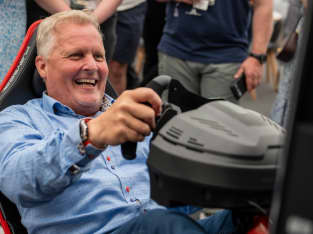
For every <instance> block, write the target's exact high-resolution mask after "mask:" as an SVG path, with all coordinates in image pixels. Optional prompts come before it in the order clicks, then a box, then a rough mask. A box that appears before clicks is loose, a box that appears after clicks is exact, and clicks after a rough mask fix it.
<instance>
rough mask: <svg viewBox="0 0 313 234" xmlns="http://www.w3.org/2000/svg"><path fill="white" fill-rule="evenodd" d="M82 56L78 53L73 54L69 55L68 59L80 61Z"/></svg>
mask: <svg viewBox="0 0 313 234" xmlns="http://www.w3.org/2000/svg"><path fill="white" fill-rule="evenodd" d="M82 56H83V55H82V54H80V53H75V54H71V55H70V56H69V58H71V59H74V60H76V59H80V58H81V57H82Z"/></svg>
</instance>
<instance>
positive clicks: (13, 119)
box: [0, 10, 234, 234]
mask: <svg viewBox="0 0 313 234" xmlns="http://www.w3.org/2000/svg"><path fill="white" fill-rule="evenodd" d="M37 50H38V56H37V58H36V67H37V70H38V72H39V74H40V75H41V77H42V78H43V79H44V81H45V84H46V88H47V90H46V91H45V92H44V93H43V96H42V98H39V99H33V100H30V101H29V102H27V103H26V104H25V105H15V106H11V107H9V108H7V109H5V110H3V111H2V112H0V138H1V144H0V152H1V154H0V171H1V173H0V190H1V192H3V193H4V194H5V195H6V196H7V197H8V198H9V199H10V200H12V201H13V202H14V203H15V204H16V206H17V208H18V210H19V212H20V214H21V217H22V223H23V224H24V226H25V227H26V228H27V231H28V233H29V234H37V233H38V234H39V233H40V234H41V233H45V234H48V233H67V234H68V233H75V234H80V233H81V234H89V233H90V234H91V233H92V234H95V233H98V234H100V233H112V234H125V233H127V234H138V233H145V234H149V233H156V234H158V233H159V234H161V233H162V234H169V233H179V234H187V233H188V234H192V233H219V232H223V233H231V232H232V231H233V230H234V227H233V224H232V215H231V212H229V211H223V212H220V213H218V214H216V215H215V216H212V217H210V218H208V219H206V220H202V221H201V225H200V223H197V222H195V221H193V220H192V219H190V218H189V217H188V216H186V215H184V214H182V213H176V212H173V211H169V210H167V209H166V208H165V207H162V206H160V205H158V204H157V203H156V202H154V201H153V200H151V199H150V187H149V173H148V168H147V165H146V159H147V156H148V153H149V140H150V137H149V135H150V133H151V130H152V129H153V128H154V127H155V116H156V115H158V114H159V113H160V111H161V99H160V97H159V96H158V95H157V94H156V93H155V92H154V91H153V90H151V89H148V88H138V89H135V90H132V91H125V92H123V94H122V95H121V96H120V97H119V98H118V99H117V100H116V101H114V102H113V100H112V98H110V97H109V96H107V95H105V94H104V90H105V86H106V82H107V75H108V67H107V64H106V59H105V51H104V49H103V45H102V39H101V34H100V32H99V30H98V23H97V21H96V20H95V18H93V17H92V16H91V15H89V14H87V13H85V12H83V11H75V10H73V11H67V12H63V13H58V14H55V15H53V16H50V17H48V18H46V19H45V20H43V21H42V23H41V24H40V26H39V29H38V33H37ZM143 102H148V103H150V104H151V107H149V106H147V105H144V104H142V103H143ZM112 103H113V104H112ZM110 104H112V105H111V106H110V107H108V106H109V105H110ZM105 107H106V108H105ZM103 109H104V110H105V111H104V112H102V111H100V110H103ZM125 141H133V142H136V141H141V142H140V143H139V144H138V146H137V152H136V154H137V157H136V159H135V160H132V161H127V160H125V159H124V158H123V156H122V154H121V148H120V144H121V143H124V142H125ZM187 210H188V209H187V208H186V211H187ZM189 210H190V209H189Z"/></svg>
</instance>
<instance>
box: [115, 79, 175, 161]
mask: <svg viewBox="0 0 313 234" xmlns="http://www.w3.org/2000/svg"><path fill="white" fill-rule="evenodd" d="M171 81H172V79H171V77H169V76H165V75H163V76H158V77H156V78H154V79H153V80H152V81H150V82H149V83H148V84H147V86H146V87H148V88H151V89H153V90H154V91H155V92H156V93H157V94H158V95H159V96H161V95H162V93H163V91H164V90H166V89H169V86H170V84H171ZM145 104H146V105H149V106H150V104H149V103H145ZM162 110H163V111H162V113H161V115H160V116H159V117H158V118H157V119H156V121H157V127H156V129H155V130H154V135H156V133H157V131H158V130H159V129H160V128H161V127H162V126H163V125H164V124H165V123H166V122H167V121H168V120H170V119H171V118H172V117H174V116H175V115H176V114H177V113H178V112H179V108H175V107H174V106H173V105H171V104H169V103H165V104H163V108H162ZM121 148H122V154H123V156H124V158H125V159H128V160H132V159H135V158H136V150H137V143H136V142H125V143H123V144H122V146H121Z"/></svg>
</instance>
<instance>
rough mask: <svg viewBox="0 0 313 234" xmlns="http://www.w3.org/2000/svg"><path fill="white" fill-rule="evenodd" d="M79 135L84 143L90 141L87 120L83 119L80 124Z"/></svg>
mask: <svg viewBox="0 0 313 234" xmlns="http://www.w3.org/2000/svg"><path fill="white" fill-rule="evenodd" d="M79 133H80V138H81V140H82V142H84V141H86V140H87V139H88V126H87V123H86V121H85V119H82V120H81V121H80V122H79Z"/></svg>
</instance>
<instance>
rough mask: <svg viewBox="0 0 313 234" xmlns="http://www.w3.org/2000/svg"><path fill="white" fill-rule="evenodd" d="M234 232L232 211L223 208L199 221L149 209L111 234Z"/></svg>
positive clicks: (168, 211) (177, 213)
mask: <svg viewBox="0 0 313 234" xmlns="http://www.w3.org/2000/svg"><path fill="white" fill-rule="evenodd" d="M125 233H127V234H176V233H177V234H198V233H201V234H204V233H208V234H232V233H235V228H234V226H233V223H232V214H231V211H228V210H223V211H219V212H217V213H216V214H214V215H212V216H209V217H208V218H205V219H201V220H199V221H198V222H197V221H194V220H193V219H191V218H190V217H189V216H187V215H185V214H182V213H179V212H175V211H170V210H161V209H160V210H152V211H148V212H146V213H144V214H142V215H140V216H138V217H136V218H134V219H133V220H131V221H129V222H127V223H125V224H124V225H122V226H121V227H120V228H118V229H116V230H114V231H113V232H111V234H125Z"/></svg>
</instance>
